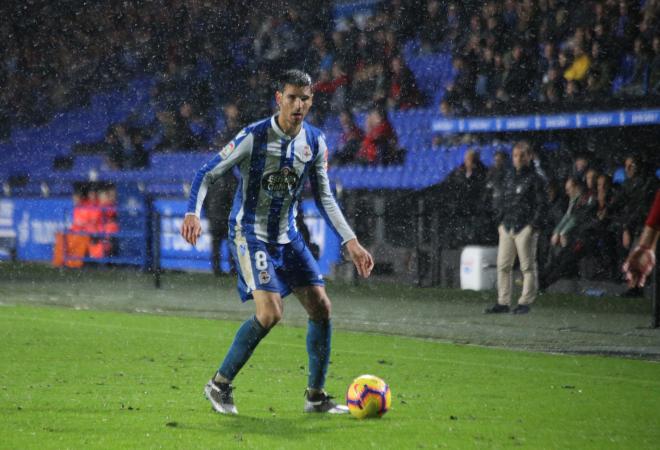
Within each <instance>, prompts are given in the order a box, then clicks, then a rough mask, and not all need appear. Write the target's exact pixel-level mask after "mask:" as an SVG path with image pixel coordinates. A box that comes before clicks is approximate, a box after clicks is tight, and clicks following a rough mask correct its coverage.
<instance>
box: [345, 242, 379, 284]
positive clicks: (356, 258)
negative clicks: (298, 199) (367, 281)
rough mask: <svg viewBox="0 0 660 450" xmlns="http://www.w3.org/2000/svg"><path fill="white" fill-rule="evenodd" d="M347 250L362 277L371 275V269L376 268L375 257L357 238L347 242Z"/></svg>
mask: <svg viewBox="0 0 660 450" xmlns="http://www.w3.org/2000/svg"><path fill="white" fill-rule="evenodd" d="M346 251H347V252H348V255H349V256H350V257H351V259H352V260H353V264H355V268H356V269H357V271H358V273H359V274H360V276H361V277H363V278H367V277H368V276H369V275H371V270H372V269H373V268H374V259H373V258H372V256H371V254H370V253H369V252H368V251H367V250H366V249H365V248H364V247H362V246H361V245H360V243H359V242H358V240H357V239H351V240H350V241H348V242H347V243H346Z"/></svg>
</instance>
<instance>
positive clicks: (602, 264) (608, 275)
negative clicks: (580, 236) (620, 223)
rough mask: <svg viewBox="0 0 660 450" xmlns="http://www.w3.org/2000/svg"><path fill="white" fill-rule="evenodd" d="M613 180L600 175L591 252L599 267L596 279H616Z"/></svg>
mask: <svg viewBox="0 0 660 450" xmlns="http://www.w3.org/2000/svg"><path fill="white" fill-rule="evenodd" d="M613 198H614V195H613V191H612V179H611V177H610V176H608V175H604V174H603V175H599V176H598V179H597V193H596V221H595V223H594V228H593V235H594V239H593V245H592V248H591V252H592V254H593V255H594V257H595V260H596V263H597V267H596V270H595V273H594V274H593V277H594V278H600V279H607V280H612V279H616V272H617V268H618V264H617V263H618V261H617V256H616V248H617V246H616V235H615V234H614V233H613V232H612V208H613V204H612V200H613Z"/></svg>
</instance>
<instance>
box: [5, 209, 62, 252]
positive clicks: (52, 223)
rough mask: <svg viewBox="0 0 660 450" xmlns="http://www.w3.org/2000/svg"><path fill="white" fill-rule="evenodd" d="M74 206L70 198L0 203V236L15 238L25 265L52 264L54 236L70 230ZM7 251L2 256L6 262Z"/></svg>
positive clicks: (14, 240) (16, 246)
mask: <svg viewBox="0 0 660 450" xmlns="http://www.w3.org/2000/svg"><path fill="white" fill-rule="evenodd" d="M72 213H73V202H72V200H71V199H69V198H48V199H41V198H34V199H31V198H20V199H2V200H0V236H1V237H3V238H4V239H6V240H9V239H10V238H13V245H15V248H16V256H17V258H18V259H20V260H24V261H50V260H51V259H52V258H53V246H54V244H55V233H57V232H61V231H64V230H66V229H67V228H69V227H70V226H71V218H72V215H73V214H72ZM8 253H9V252H8V251H7V249H4V251H2V252H1V253H0V258H2V259H6V258H7V257H8V256H9V254H8Z"/></svg>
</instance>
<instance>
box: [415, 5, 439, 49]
mask: <svg viewBox="0 0 660 450" xmlns="http://www.w3.org/2000/svg"><path fill="white" fill-rule="evenodd" d="M441 13H442V11H441V9H440V2H439V1H438V0H428V1H427V2H426V11H425V14H423V15H422V22H421V23H420V24H419V31H418V33H419V34H418V35H419V39H420V41H421V42H420V43H421V46H422V49H423V51H425V52H428V53H430V52H437V51H439V50H440V49H441V48H442V47H441V44H442V42H443V39H444V36H445V34H444V30H443V25H444V24H445V20H444V19H443V18H442V16H441Z"/></svg>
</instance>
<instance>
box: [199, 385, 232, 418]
mask: <svg viewBox="0 0 660 450" xmlns="http://www.w3.org/2000/svg"><path fill="white" fill-rule="evenodd" d="M233 390H234V387H233V386H232V385H231V384H229V383H216V382H214V381H213V380H211V381H209V382H208V383H206V386H204V396H205V397H206V398H207V399H208V401H210V402H211V406H212V407H213V409H214V410H216V411H217V412H219V413H220V414H238V410H237V409H236V405H234V395H233Z"/></svg>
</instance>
